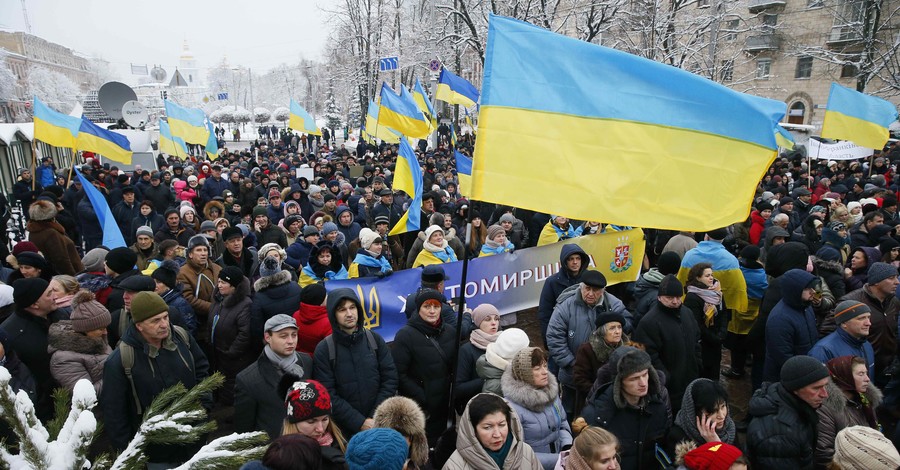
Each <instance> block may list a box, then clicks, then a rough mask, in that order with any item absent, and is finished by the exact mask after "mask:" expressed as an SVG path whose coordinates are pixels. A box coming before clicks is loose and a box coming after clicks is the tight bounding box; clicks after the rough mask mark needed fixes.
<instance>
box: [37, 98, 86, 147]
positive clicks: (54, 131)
mask: <svg viewBox="0 0 900 470" xmlns="http://www.w3.org/2000/svg"><path fill="white" fill-rule="evenodd" d="M80 128H81V118H77V117H72V116H68V115H65V114H62V113H58V112H56V111H54V110H52V109H50V107H49V106H47V105H46V104H44V102H43V101H41V100H39V99H38V97H37V96H35V97H34V138H35V139H37V140H40V141H41V142H45V143H47V144H50V145H54V146H56V147H66V148H73V147H75V139H76V138H77V137H78V129H80Z"/></svg>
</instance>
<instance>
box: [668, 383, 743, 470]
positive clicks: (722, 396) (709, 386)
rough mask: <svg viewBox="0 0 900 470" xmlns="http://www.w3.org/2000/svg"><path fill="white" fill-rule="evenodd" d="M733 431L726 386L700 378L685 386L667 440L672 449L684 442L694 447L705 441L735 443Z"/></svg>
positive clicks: (733, 425) (734, 430) (733, 426)
mask: <svg viewBox="0 0 900 470" xmlns="http://www.w3.org/2000/svg"><path fill="white" fill-rule="evenodd" d="M735 432H736V427H735V424H734V420H732V419H731V414H730V413H729V409H728V393H727V392H725V388H724V387H722V384H720V383H719V382H713V381H712V380H709V379H702V378H701V379H697V380H694V381H693V382H691V383H690V384H688V386H687V389H685V391H684V397H683V398H682V400H681V409H680V410H679V411H678V414H676V415H675V422H674V423H673V424H672V427H671V428H670V429H669V434H668V437H667V438H666V441H667V442H668V444H669V446H671V449H674V448H675V447H676V446H678V445H682V444H683V443H684V442H685V441H689V443H690V444H692V445H693V446H694V447H700V446H701V445H703V444H705V443H707V442H724V443H726V444H734V443H735ZM670 455H672V454H670Z"/></svg>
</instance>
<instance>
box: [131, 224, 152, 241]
mask: <svg viewBox="0 0 900 470" xmlns="http://www.w3.org/2000/svg"><path fill="white" fill-rule="evenodd" d="M141 235H146V236H148V237H150V238H153V229H152V228H150V227H148V226H146V225H141V226H140V227H138V228H137V230H135V231H134V236H135V237H139V236H141Z"/></svg>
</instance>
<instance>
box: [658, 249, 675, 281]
mask: <svg viewBox="0 0 900 470" xmlns="http://www.w3.org/2000/svg"><path fill="white" fill-rule="evenodd" d="M680 268H681V256H678V253H675V252H674V251H667V252H665V253H663V254H661V255H659V259H658V260H657V261H656V269H658V270H659V273H660V274H662V275H663V276H665V275H666V274H678V269H680Z"/></svg>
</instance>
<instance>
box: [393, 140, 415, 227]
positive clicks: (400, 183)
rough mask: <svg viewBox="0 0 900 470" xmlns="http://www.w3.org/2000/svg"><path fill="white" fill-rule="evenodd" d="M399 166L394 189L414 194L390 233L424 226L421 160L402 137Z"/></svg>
mask: <svg viewBox="0 0 900 470" xmlns="http://www.w3.org/2000/svg"><path fill="white" fill-rule="evenodd" d="M397 155H398V156H397V167H396V170H395V171H394V190H395V191H396V190H402V191H405V192H406V194H409V195H410V196H412V200H410V202H409V208H408V209H407V210H406V213H405V214H403V217H400V221H399V222H397V225H395V226H394V227H393V228H391V231H390V233H388V235H397V234H400V233H406V232H411V231H413V230H420V229H421V228H422V224H421V222H422V221H421V218H422V167H420V166H419V160H418V159H416V154H415V152H413V149H412V147H410V146H409V143H408V142H407V141H406V139H400V149H399V152H398V153H397Z"/></svg>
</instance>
